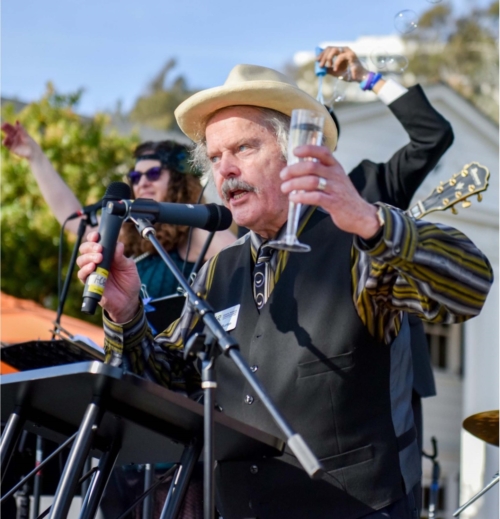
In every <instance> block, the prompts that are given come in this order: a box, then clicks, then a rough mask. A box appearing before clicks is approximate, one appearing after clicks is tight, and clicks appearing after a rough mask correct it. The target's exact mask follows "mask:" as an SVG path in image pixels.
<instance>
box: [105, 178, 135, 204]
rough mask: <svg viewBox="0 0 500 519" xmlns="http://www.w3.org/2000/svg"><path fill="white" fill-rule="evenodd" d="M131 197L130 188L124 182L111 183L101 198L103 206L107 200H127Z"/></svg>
mask: <svg viewBox="0 0 500 519" xmlns="http://www.w3.org/2000/svg"><path fill="white" fill-rule="evenodd" d="M130 196H131V194H130V186H129V185H128V184H126V183H125V182H111V184H109V186H108V188H107V189H106V193H105V194H104V198H103V206H104V205H105V204H106V202H108V201H109V200H127V199H129V198H130Z"/></svg>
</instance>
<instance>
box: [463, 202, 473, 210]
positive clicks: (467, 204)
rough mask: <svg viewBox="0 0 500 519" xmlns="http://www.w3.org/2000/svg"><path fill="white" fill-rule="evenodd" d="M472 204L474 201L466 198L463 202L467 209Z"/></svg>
mask: <svg viewBox="0 0 500 519" xmlns="http://www.w3.org/2000/svg"><path fill="white" fill-rule="evenodd" d="M471 205H472V202H469V200H465V201H464V202H463V203H462V207H463V208H464V209H467V207H470V206H471Z"/></svg>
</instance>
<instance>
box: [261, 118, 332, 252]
mask: <svg viewBox="0 0 500 519" xmlns="http://www.w3.org/2000/svg"><path fill="white" fill-rule="evenodd" d="M324 122H325V118H324V116H323V115H321V114H319V113H318V112H314V111H313V110H305V109H297V110H293V111H292V120H291V123H290V134H289V136H288V158H287V164H288V165H289V166H290V165H292V164H296V163H297V162H300V161H303V160H315V159H313V158H299V157H296V156H295V154H294V153H293V152H294V150H295V148H297V147H298V146H304V145H305V144H314V145H316V146H321V141H322V139H323V124H324ZM301 205H302V204H297V203H295V202H290V205H289V207H288V221H287V224H286V234H285V236H284V237H283V238H282V239H281V240H274V241H271V242H269V246H271V247H273V248H275V249H281V250H287V251H290V252H309V251H310V250H311V247H309V245H305V244H304V243H300V242H299V240H298V239H297V228H298V225H299V218H300V208H301Z"/></svg>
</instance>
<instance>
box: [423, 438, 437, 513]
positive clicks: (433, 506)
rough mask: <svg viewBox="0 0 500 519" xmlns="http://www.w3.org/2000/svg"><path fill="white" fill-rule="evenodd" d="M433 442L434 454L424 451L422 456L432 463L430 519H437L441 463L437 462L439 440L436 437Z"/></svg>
mask: <svg viewBox="0 0 500 519" xmlns="http://www.w3.org/2000/svg"><path fill="white" fill-rule="evenodd" d="M431 441H432V454H427V453H426V452H425V451H422V455H423V456H424V457H426V458H427V459H429V460H431V461H432V481H431V488H430V493H429V518H428V519H435V517H436V511H437V505H438V497H439V478H440V475H441V467H440V466H439V462H438V460H437V457H438V448H437V439H436V438H435V436H433V437H432V438H431Z"/></svg>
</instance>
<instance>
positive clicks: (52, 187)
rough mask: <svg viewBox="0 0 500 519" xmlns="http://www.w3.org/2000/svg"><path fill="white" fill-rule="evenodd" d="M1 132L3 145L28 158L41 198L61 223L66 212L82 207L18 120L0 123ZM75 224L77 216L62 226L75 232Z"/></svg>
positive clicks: (67, 214) (66, 214) (70, 212)
mask: <svg viewBox="0 0 500 519" xmlns="http://www.w3.org/2000/svg"><path fill="white" fill-rule="evenodd" d="M2 132H4V134H5V137H4V139H3V145H4V146H5V147H6V148H8V149H9V150H10V151H11V152H12V153H14V154H15V155H17V156H18V157H22V158H25V159H27V160H28V162H29V165H30V168H31V172H32V173H33V176H34V177H35V180H36V182H37V184H38V187H39V188H40V191H41V193H42V196H43V198H44V199H45V201H46V202H47V204H48V206H49V207H50V209H51V211H52V213H53V214H54V216H55V217H56V218H57V221H58V222H59V223H60V224H61V225H62V223H63V222H64V220H66V218H67V217H68V216H69V215H70V214H73V213H74V212H76V211H78V210H79V209H80V208H81V207H82V206H81V204H80V202H79V201H78V199H77V198H76V196H75V195H74V194H73V192H72V191H71V189H70V188H69V187H68V185H67V184H66V183H65V182H64V180H63V179H62V178H61V177H60V175H59V174H58V173H57V171H56V170H55V169H54V167H53V166H52V164H51V163H50V161H49V159H48V158H47V156H46V155H45V154H44V153H43V151H42V149H41V148H40V146H39V145H38V143H37V142H36V141H35V140H34V139H33V138H32V137H31V136H30V135H29V134H28V132H27V131H26V129H25V128H24V127H23V126H22V125H21V124H20V123H19V121H16V124H15V125H12V124H10V123H4V124H2ZM78 225H79V220H78V219H76V220H71V221H69V222H68V223H67V225H66V229H67V230H68V231H70V232H72V233H75V234H76V232H77V230H78Z"/></svg>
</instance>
